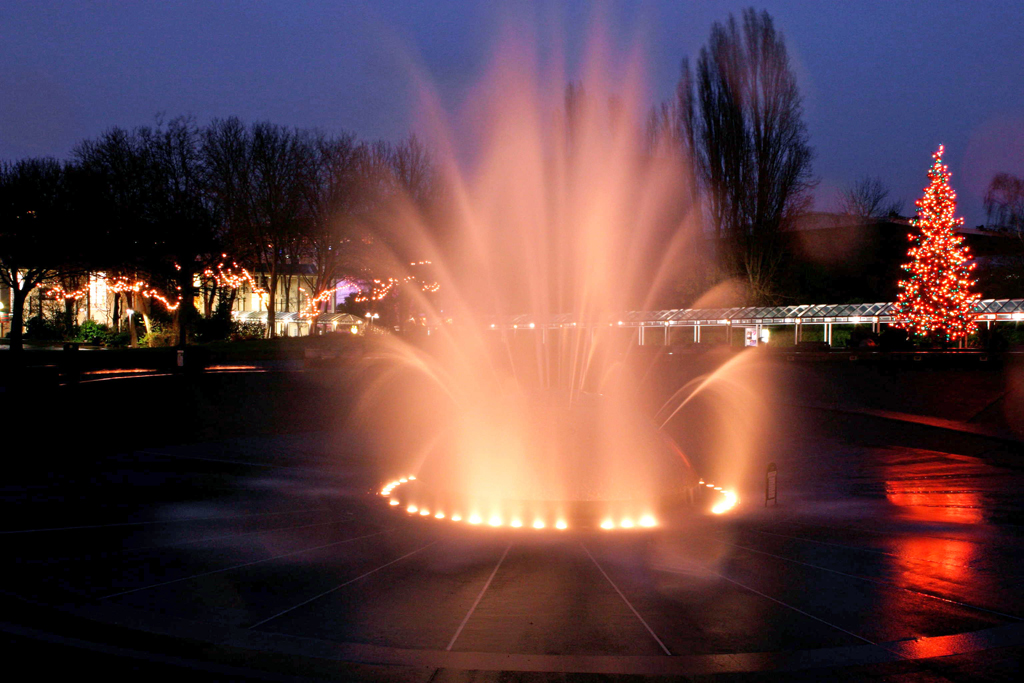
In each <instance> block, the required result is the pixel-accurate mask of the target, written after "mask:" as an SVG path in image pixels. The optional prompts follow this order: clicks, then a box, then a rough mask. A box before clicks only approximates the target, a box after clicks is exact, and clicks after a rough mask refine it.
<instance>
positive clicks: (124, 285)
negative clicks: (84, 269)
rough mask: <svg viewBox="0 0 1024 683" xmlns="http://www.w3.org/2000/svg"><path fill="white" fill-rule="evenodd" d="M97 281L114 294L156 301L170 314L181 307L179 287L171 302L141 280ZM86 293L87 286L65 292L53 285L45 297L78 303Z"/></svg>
mask: <svg viewBox="0 0 1024 683" xmlns="http://www.w3.org/2000/svg"><path fill="white" fill-rule="evenodd" d="M99 279H100V280H103V281H104V282H105V283H106V286H107V289H109V290H110V291H112V292H114V293H115V294H121V293H122V292H132V293H133V294H139V295H141V296H144V297H147V298H150V299H156V300H157V301H159V302H160V303H162V304H163V305H164V307H165V308H166V309H167V310H168V311H170V312H172V313H173V312H174V311H176V310H178V307H179V306H181V287H178V291H179V293H178V297H177V299H175V300H174V301H173V302H172V301H171V300H170V299H169V298H168V297H166V296H164V295H163V294H161V293H160V291H159V290H158V289H156V288H154V287H150V286H149V285H148V284H146V283H145V282H144V281H142V280H134V281H132V280H129V279H128V278H127V277H124V276H123V275H119V276H117V277H113V278H106V277H102V276H101V277H99ZM88 292H89V286H88V285H86V286H85V287H82V288H81V289H76V290H75V291H73V292H69V291H67V290H65V289H64V288H63V287H62V286H61V285H55V286H53V287H51V288H50V289H48V290H46V296H49V297H53V298H56V299H59V298H63V299H73V300H75V301H78V300H79V299H81V298H82V297H84V296H85V295H86V294H87V293H88Z"/></svg>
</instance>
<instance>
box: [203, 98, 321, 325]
mask: <svg viewBox="0 0 1024 683" xmlns="http://www.w3.org/2000/svg"><path fill="white" fill-rule="evenodd" d="M306 143H307V140H306V138H305V137H304V136H303V135H301V134H300V133H299V132H297V131H294V130H291V129H288V128H284V127H281V126H277V125H274V124H271V123H257V124H254V125H252V126H246V125H245V124H243V123H242V122H241V121H240V120H238V119H237V118H230V119H222V120H216V121H214V122H212V123H211V124H210V126H209V127H208V128H207V130H206V133H205V136H204V141H203V147H202V150H203V156H204V159H205V162H206V169H207V174H208V182H209V187H210V191H211V192H212V194H213V196H214V198H215V201H216V203H217V205H218V206H219V207H220V211H221V213H222V220H224V221H226V227H225V233H227V234H228V235H234V236H235V238H236V240H237V241H238V242H239V243H243V242H244V243H245V244H247V245H248V249H247V252H248V253H247V254H246V255H247V256H248V257H249V258H248V260H250V261H251V262H253V263H257V264H259V266H260V269H261V270H262V271H263V272H264V273H266V274H267V282H266V287H265V288H266V290H267V293H268V298H267V336H268V337H273V336H275V331H274V322H275V318H276V315H275V313H276V309H277V288H278V284H279V278H280V275H281V274H282V271H283V270H284V268H283V266H284V265H285V264H287V263H295V262H297V260H298V257H299V248H300V236H301V232H302V230H301V227H302V222H303V221H304V220H308V215H307V213H306V208H307V207H306V201H305V200H306V196H305V191H304V183H305V181H306V176H305V173H306V162H307V161H308V160H309V154H308V145H307V144H306ZM240 253H241V252H240Z"/></svg>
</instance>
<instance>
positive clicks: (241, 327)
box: [231, 320, 267, 341]
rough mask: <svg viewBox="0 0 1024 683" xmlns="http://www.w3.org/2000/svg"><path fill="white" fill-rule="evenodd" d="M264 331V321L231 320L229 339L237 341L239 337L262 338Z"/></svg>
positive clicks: (265, 331) (265, 328) (265, 327)
mask: <svg viewBox="0 0 1024 683" xmlns="http://www.w3.org/2000/svg"><path fill="white" fill-rule="evenodd" d="M266 333H267V325H266V323H260V322H255V321H246V322H239V321H237V320H232V321H231V339H232V340H233V341H239V340H241V339H263V337H264V336H265V335H266Z"/></svg>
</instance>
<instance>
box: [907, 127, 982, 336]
mask: <svg viewBox="0 0 1024 683" xmlns="http://www.w3.org/2000/svg"><path fill="white" fill-rule="evenodd" d="M944 151H945V147H944V146H942V145H939V149H938V151H937V152H935V154H933V155H932V158H933V159H934V162H933V163H932V167H931V168H930V169H928V180H929V181H930V183H929V185H928V187H926V188H925V189H924V196H923V197H922V198H921V199H919V200H917V202H916V204H917V217H916V218H914V219H913V220H912V221H911V223H912V225H913V226H914V227H916V228H918V229H919V230H920V233H918V234H910V235H908V237H909V239H910V241H911V243H912V244H911V247H910V250H909V251H908V252H907V256H909V257H910V259H911V260H910V263H906V264H904V266H903V269H904V270H905V271H907V277H906V278H905V279H903V280H900V282H899V288H900V292H899V299H898V300H897V302H896V314H897V322H896V323H895V325H896V326H897V327H900V328H903V329H905V330H907V331H909V332H911V333H912V334H915V335H918V336H921V337H934V338H939V339H942V340H945V341H957V340H960V339H965V338H966V337H967V336H968V335H970V334H971V333H973V332H975V331H976V330H977V324H976V323H975V321H974V318H975V315H976V311H975V309H976V306H977V302H978V300H979V299H980V298H981V295H980V294H978V293H977V292H974V291H972V289H973V288H974V287H975V286H976V282H975V280H974V278H973V277H972V275H971V274H972V272H973V271H974V268H975V265H976V264H975V263H973V262H972V260H971V253H970V249H969V248H968V247H967V246H965V245H964V243H963V241H964V238H963V235H959V234H957V231H956V229H957V228H958V227H960V226H961V225H963V222H964V220H963V218H956V217H954V215H953V214H954V213H955V211H956V192H954V191H953V188H952V187H950V185H949V179H950V177H951V176H952V174H951V173H950V172H949V167H948V166H946V165H945V164H943V163H942V154H943V152H944Z"/></svg>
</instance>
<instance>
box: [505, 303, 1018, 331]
mask: <svg viewBox="0 0 1024 683" xmlns="http://www.w3.org/2000/svg"><path fill="white" fill-rule="evenodd" d="M895 308H896V305H895V304H894V303H891V302H887V303H873V304H799V305H796V306H746V307H736V308H677V309H669V310H664V311H628V312H626V313H623V314H622V315H621V316H620V317H618V318H615V319H603V320H591V321H581V320H576V319H575V318H574V317H573V316H572V315H570V314H559V315H553V316H551V317H550V318H548V319H543V318H540V317H538V316H533V315H529V314H522V315H515V316H511V317H509V318H507V319H505V320H503V321H501V322H494V323H492V325H491V327H494V328H504V329H509V328H513V329H536V328H547V329H551V328H563V327H576V326H581V327H592V326H609V325H612V326H615V325H618V326H623V327H663V326H667V327H678V326H687V327H689V326H694V325H700V326H709V327H710V326H718V325H727V326H732V325H741V326H750V325H802V324H810V325H814V324H817V325H824V324H854V325H855V324H862V323H874V324H877V323H893V322H897V316H896V314H895ZM976 311H977V320H980V321H991V322H995V321H1014V322H1016V321H1024V299H984V300H982V301H979V302H978V305H977V308H976Z"/></svg>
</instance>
